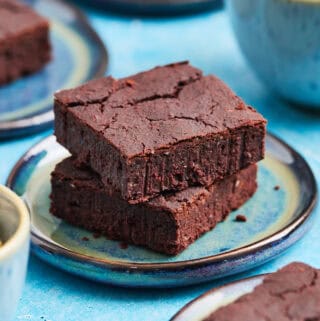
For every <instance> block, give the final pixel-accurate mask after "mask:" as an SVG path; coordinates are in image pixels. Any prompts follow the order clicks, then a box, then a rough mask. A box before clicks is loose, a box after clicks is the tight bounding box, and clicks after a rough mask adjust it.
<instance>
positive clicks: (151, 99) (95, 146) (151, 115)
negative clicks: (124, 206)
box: [55, 62, 266, 203]
mask: <svg viewBox="0 0 320 321" xmlns="http://www.w3.org/2000/svg"><path fill="white" fill-rule="evenodd" d="M55 118H56V121H55V134H56V136H57V140H58V142H60V143H61V144H62V145H63V146H65V147H66V148H67V149H68V150H69V151H70V152H71V154H72V155H73V156H74V157H76V158H77V162H78V163H79V164H86V165H88V166H90V167H91V168H92V169H93V170H94V171H95V172H97V173H98V174H99V175H100V176H101V180H102V182H103V184H104V185H105V186H106V187H107V188H109V186H110V185H111V186H113V188H114V189H115V190H117V191H119V192H120V193H121V196H122V198H124V199H125V200H128V201H129V202H130V203H139V202H144V201H147V200H148V199H150V198H153V197H155V196H157V195H159V194H161V193H168V192H169V193H170V192H173V191H180V190H184V189H187V188H188V187H192V186H205V187H206V186H210V185H212V184H213V183H214V182H216V181H217V180H221V179H223V178H225V177H227V176H230V175H233V174H235V173H237V172H239V171H240V170H241V169H244V168H246V167H248V166H249V165H251V164H254V163H256V162H258V161H259V160H261V159H262V158H263V157H264V139H265V126H266V121H265V119H264V118H263V117H262V116H261V115H260V114H259V113H258V112H256V111H255V110H254V109H253V108H251V107H250V106H247V105H246V104H245V103H244V102H243V101H242V100H241V99H240V98H239V97H237V96H236V95H235V94H234V93H233V92H232V91H231V90H230V89H229V88H228V87H227V86H226V85H225V84H224V83H223V82H222V81H220V80H219V79H217V78H216V77H214V76H203V75H202V72H201V71H200V70H198V69H196V68H194V67H192V66H191V65H189V64H188V63H187V62H181V63H176V64H171V65H167V66H163V67H156V68H154V69H151V70H150V71H146V72H142V73H139V74H136V75H133V76H131V77H127V78H123V79H118V80H117V79H114V78H112V77H106V78H102V79H97V80H93V81H90V82H89V83H87V84H85V85H83V86H80V87H78V88H75V89H70V90H64V91H61V92H58V93H56V95H55Z"/></svg>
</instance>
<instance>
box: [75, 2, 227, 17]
mask: <svg viewBox="0 0 320 321" xmlns="http://www.w3.org/2000/svg"><path fill="white" fill-rule="evenodd" d="M81 2H83V3H87V4H88V5H95V6H97V7H99V8H106V9H111V10H115V11H119V12H122V13H126V14H141V15H157V16H158V15H161V16H162V15H179V14H193V13H196V12H201V11H204V10H211V9H218V8H221V7H222V2H223V1H222V0H81Z"/></svg>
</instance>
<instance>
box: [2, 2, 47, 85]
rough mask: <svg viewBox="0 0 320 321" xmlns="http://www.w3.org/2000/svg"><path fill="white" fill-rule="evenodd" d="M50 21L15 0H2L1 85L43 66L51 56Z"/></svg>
mask: <svg viewBox="0 0 320 321" xmlns="http://www.w3.org/2000/svg"><path fill="white" fill-rule="evenodd" d="M50 52H51V50H50V43H49V24H48V21H47V20H46V19H44V18H42V17H41V16H39V15H38V14H37V13H36V12H34V11H33V10H32V9H31V8H29V7H27V6H26V5H25V4H22V3H21V2H19V1H16V0H0V85H1V84H5V83H8V82H10V81H12V80H15V79H17V78H19V77H21V76H24V75H27V74H30V73H33V72H36V71H38V70H39V69H41V68H42V67H43V66H44V65H45V64H46V63H47V62H48V61H49V60H50V58H51V53H50Z"/></svg>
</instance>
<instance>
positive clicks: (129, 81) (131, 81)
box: [126, 79, 135, 87]
mask: <svg viewBox="0 0 320 321" xmlns="http://www.w3.org/2000/svg"><path fill="white" fill-rule="evenodd" d="M126 84H127V85H128V86H129V87H133V86H134V84H135V82H134V80H132V79H127V80H126Z"/></svg>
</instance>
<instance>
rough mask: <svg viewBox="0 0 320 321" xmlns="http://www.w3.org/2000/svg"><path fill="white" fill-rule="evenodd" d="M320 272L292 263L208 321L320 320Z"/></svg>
mask: <svg viewBox="0 0 320 321" xmlns="http://www.w3.org/2000/svg"><path fill="white" fill-rule="evenodd" d="M319 302H320V275H319V270H317V269H314V268H312V267H310V266H308V265H306V264H303V263H292V264H290V265H288V266H286V267H284V268H283V269H281V270H280V271H278V272H276V273H273V274H270V275H268V276H266V277H265V278H264V281H263V283H262V284H261V285H259V286H258V287H256V288H255V289H254V291H253V292H252V293H250V294H247V295H245V296H242V297H241V298H240V299H238V300H236V301H235V302H234V303H231V304H229V305H227V306H225V307H222V308H220V309H219V310H217V311H216V312H214V313H213V314H212V315H210V316H209V317H207V318H206V319H205V321H271V320H277V321H318V320H320V305H319Z"/></svg>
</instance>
